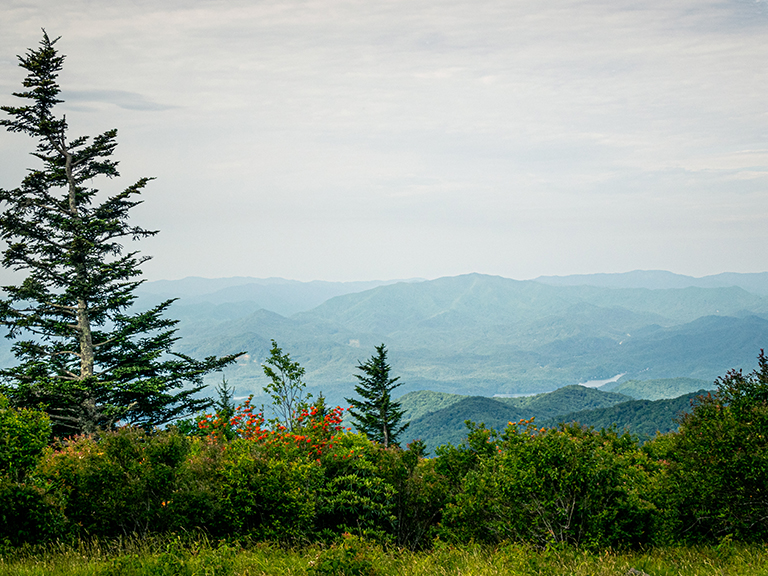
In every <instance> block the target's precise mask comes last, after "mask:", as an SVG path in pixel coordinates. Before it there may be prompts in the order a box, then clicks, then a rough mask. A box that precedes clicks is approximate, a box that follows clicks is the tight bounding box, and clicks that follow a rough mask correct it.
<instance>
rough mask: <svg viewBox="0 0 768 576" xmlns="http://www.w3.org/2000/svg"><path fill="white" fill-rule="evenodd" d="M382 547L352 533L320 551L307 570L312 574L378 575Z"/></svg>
mask: <svg viewBox="0 0 768 576" xmlns="http://www.w3.org/2000/svg"><path fill="white" fill-rule="evenodd" d="M382 556H383V554H382V551H381V548H380V547H378V546H376V545H375V544H372V543H370V542H367V541H365V540H363V539H362V538H359V537H358V536H353V535H351V534H344V535H343V539H342V541H341V542H340V543H338V544H334V545H333V546H331V547H330V548H327V549H325V550H323V551H322V552H320V554H318V556H317V557H316V558H315V559H314V560H312V561H311V562H310V565H309V570H308V571H307V572H308V573H309V574H310V575H312V576H378V575H379V574H383V572H382V571H380V570H379V569H378V564H379V563H380V560H381V557H382Z"/></svg>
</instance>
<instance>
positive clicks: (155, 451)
mask: <svg viewBox="0 0 768 576" xmlns="http://www.w3.org/2000/svg"><path fill="white" fill-rule="evenodd" d="M188 451H189V439H187V438H185V437H183V436H181V435H180V434H178V433H176V432H174V431H166V432H157V433H153V434H147V433H145V432H144V431H143V430H142V429H140V428H130V427H126V428H121V429H118V430H117V431H115V432H105V433H103V434H102V435H101V436H100V437H99V438H98V440H97V439H96V438H95V437H93V436H78V437H75V438H72V439H69V440H67V441H66V442H65V443H64V444H62V445H60V446H59V447H58V449H56V450H53V451H51V452H49V453H48V454H47V455H46V456H45V457H44V458H43V460H42V462H41V463H40V466H39V470H38V474H39V475H40V477H41V478H43V479H45V480H47V481H49V482H51V483H52V484H53V485H54V486H55V489H56V491H57V492H58V494H59V495H60V496H61V497H62V499H63V501H64V503H65V513H66V515H67V517H68V518H69V520H70V521H71V522H72V523H73V524H75V525H76V526H78V527H79V529H80V530H82V531H83V532H84V533H86V534H91V535H99V536H115V535H118V534H128V533H146V532H148V531H162V530H165V529H167V528H168V527H169V526H170V525H171V524H172V517H171V514H170V512H169V507H168V504H169V502H171V501H172V499H173V494H174V491H175V490H176V489H177V488H178V485H179V471H180V469H181V464H182V462H183V461H184V459H185V457H186V455H187V453H188Z"/></svg>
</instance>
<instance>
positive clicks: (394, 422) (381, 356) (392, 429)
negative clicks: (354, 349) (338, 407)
mask: <svg viewBox="0 0 768 576" xmlns="http://www.w3.org/2000/svg"><path fill="white" fill-rule="evenodd" d="M357 369H358V370H360V371H361V372H362V374H355V378H357V379H358V380H359V381H360V383H359V384H357V385H356V386H355V392H357V394H358V395H359V396H360V397H361V398H362V400H357V399H354V398H345V400H346V401H347V402H349V403H350V404H351V408H350V410H349V413H350V415H351V416H352V419H353V421H354V424H355V428H357V429H358V430H359V431H360V432H362V433H364V434H365V435H366V436H368V438H370V439H371V440H373V441H374V442H378V443H379V444H382V445H383V446H384V448H387V447H388V446H389V445H390V444H394V445H397V437H398V436H399V435H400V433H402V432H403V431H404V430H405V429H406V428H408V422H406V423H405V424H402V425H401V424H400V421H401V420H402V418H403V414H404V410H403V409H402V408H401V407H400V403H399V402H394V401H393V400H392V397H391V396H390V393H391V392H392V390H394V389H395V388H397V387H398V386H400V385H401V384H402V383H399V384H396V382H397V381H398V380H400V378H399V377H397V378H390V377H389V372H390V369H391V368H390V366H389V364H387V349H386V348H385V347H384V344H382V345H381V346H376V353H375V354H374V355H373V356H371V358H370V359H369V360H367V361H366V362H364V363H363V364H360V365H359V366H357Z"/></svg>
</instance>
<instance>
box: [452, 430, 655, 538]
mask: <svg viewBox="0 0 768 576" xmlns="http://www.w3.org/2000/svg"><path fill="white" fill-rule="evenodd" d="M651 469H652V463H651V462H650V460H649V459H648V458H647V456H645V455H644V454H643V453H642V452H640V450H639V449H638V448H637V446H636V444H635V442H634V441H633V439H632V438H631V437H629V436H628V435H624V436H619V435H617V434H616V433H615V432H613V431H605V430H603V431H600V432H595V431H594V430H591V429H583V428H581V427H580V426H578V425H576V424H573V425H561V426H560V427H559V428H557V429H541V430H537V429H536V428H535V427H534V426H533V423H532V421H527V422H521V423H519V425H513V424H511V423H510V426H508V427H507V429H506V431H505V432H504V434H503V435H502V437H501V440H500V441H499V442H498V444H497V446H496V453H495V454H494V455H492V456H485V457H483V458H482V459H481V460H480V463H479V465H478V466H477V468H476V469H474V470H471V471H469V472H468V473H467V474H466V475H465V477H464V478H463V480H462V491H461V492H460V493H459V494H458V495H457V496H456V498H455V500H454V501H453V502H452V503H451V504H449V505H448V506H447V508H446V511H445V516H446V522H445V526H446V527H447V528H449V531H448V533H449V534H450V535H451V536H452V537H454V538H459V539H469V538H474V539H476V540H478V541H486V542H500V541H503V540H507V539H509V540H515V541H527V542H532V543H534V544H537V545H540V546H544V545H549V544H553V543H569V544H576V545H595V546H616V545H632V544H639V543H641V542H644V541H646V540H647V539H648V537H649V535H648V532H649V528H650V526H651V519H652V514H653V510H654V508H653V505H652V504H651V503H650V502H649V500H648V499H647V496H646V495H645V494H644V492H643V487H644V486H645V485H646V484H647V482H648V476H649V474H650V471H651Z"/></svg>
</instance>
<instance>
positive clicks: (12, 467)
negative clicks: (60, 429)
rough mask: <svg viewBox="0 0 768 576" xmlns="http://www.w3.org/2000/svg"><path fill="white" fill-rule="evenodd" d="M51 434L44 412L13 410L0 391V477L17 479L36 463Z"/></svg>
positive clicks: (49, 422)
mask: <svg viewBox="0 0 768 576" xmlns="http://www.w3.org/2000/svg"><path fill="white" fill-rule="evenodd" d="M50 437H51V421H50V419H49V418H48V415H47V414H46V413H45V412H41V411H39V410H30V409H28V408H22V409H18V410H17V409H15V408H12V407H11V406H9V404H8V399H7V398H5V397H4V396H3V395H2V394H0V476H6V477H8V478H10V479H12V480H15V481H20V480H22V479H23V478H24V476H25V475H26V474H27V473H28V472H29V471H30V470H31V469H32V468H34V466H35V465H36V464H37V462H38V460H39V459H40V457H41V456H42V454H43V449H44V448H45V447H46V446H47V445H48V440H49V439H50Z"/></svg>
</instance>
